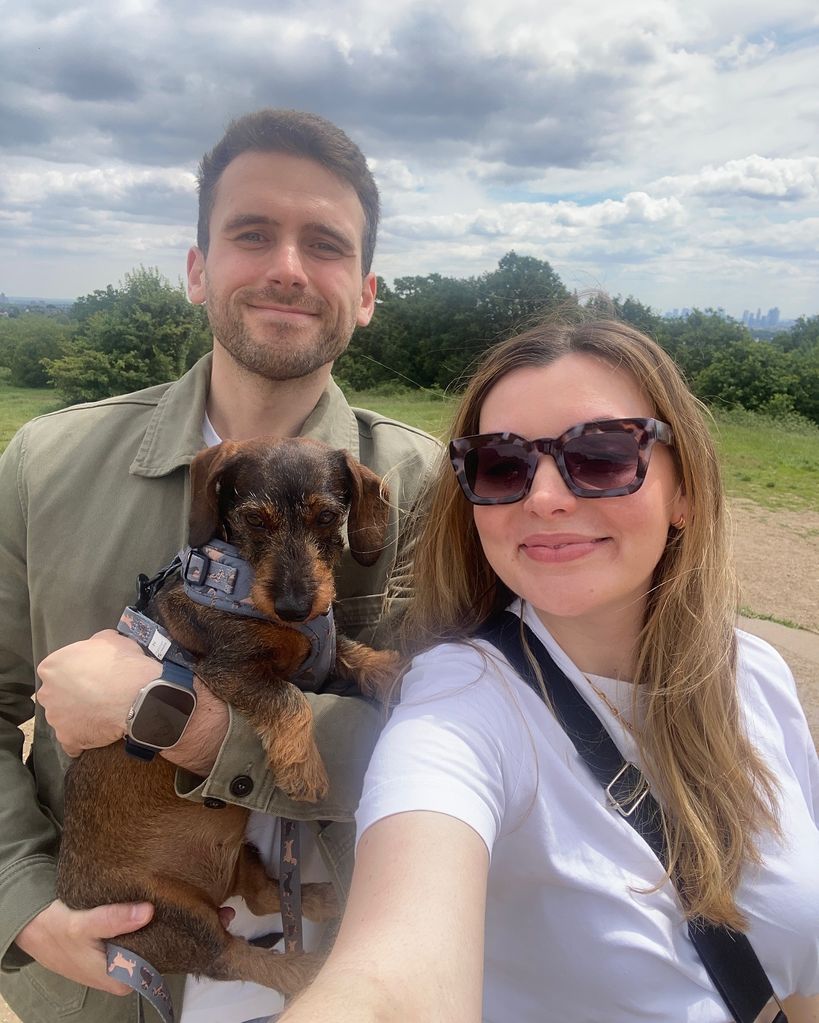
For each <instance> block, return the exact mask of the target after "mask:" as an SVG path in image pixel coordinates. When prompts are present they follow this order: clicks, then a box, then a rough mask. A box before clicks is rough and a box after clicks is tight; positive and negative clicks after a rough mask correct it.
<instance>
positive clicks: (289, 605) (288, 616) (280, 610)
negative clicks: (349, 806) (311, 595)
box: [276, 597, 313, 622]
mask: <svg viewBox="0 0 819 1023" xmlns="http://www.w3.org/2000/svg"><path fill="white" fill-rule="evenodd" d="M312 610H313V602H312V600H309V599H307V598H304V599H302V600H298V599H291V598H286V597H282V598H280V599H279V600H277V601H276V614H277V615H278V616H279V618H281V620H282V621H283V622H304V621H306V620H307V619H308V618H309V617H310V612H311V611H312Z"/></svg>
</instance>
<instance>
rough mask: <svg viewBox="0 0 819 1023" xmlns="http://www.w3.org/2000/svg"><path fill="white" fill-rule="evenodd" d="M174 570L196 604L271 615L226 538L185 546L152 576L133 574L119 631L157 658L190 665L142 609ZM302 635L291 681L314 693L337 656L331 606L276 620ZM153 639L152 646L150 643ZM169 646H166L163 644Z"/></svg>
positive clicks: (252, 577) (244, 614) (185, 654)
mask: <svg viewBox="0 0 819 1023" xmlns="http://www.w3.org/2000/svg"><path fill="white" fill-rule="evenodd" d="M177 572H179V573H180V575H181V577H182V582H183V585H184V587H185V594H186V596H188V597H190V599H191V600H192V601H194V602H195V603H196V604H202V605H203V606H205V607H212V608H215V609H216V610H218V611H227V612H229V613H230V614H236V615H240V616H241V617H244V618H257V619H259V620H261V621H269V620H270V619H269V617H268V616H267V615H266V614H264V612H262V611H260V610H259V609H258V608H257V607H256V605H255V604H254V603H253V598H252V597H251V591H252V589H253V583H254V582H255V579H256V575H255V573H254V571H253V568H252V566H251V565H249V564H248V563H247V561H245V559H244V558H243V557H242V556H241V554H240V553H239V549H238V548H237V547H234V546H233V544H230V543H227V542H226V541H224V540H211V541H210V542H209V543H206V544H202V545H201V546H200V547H184V548H183V549H182V550H181V551H180V552H179V553H178V554H177V555H176V557H175V558H174V559H173V560H172V561H170V562H169V563H168V564H167V565H165V567H164V568H162V569H160V571H159V572H157V574H156V575H155V576H154V577H153V578H152V579H148V577H147V576H145V575H140V576H139V578H138V579H137V601H136V604H135V605H134V606H133V607H127V608H126V609H125V611H124V612H123V615H122V618H121V619H120V622H119V625H118V626H117V631H118V632H121V633H123V635H126V636H131V638H132V639H135V640H136V641H137V642H138V643H139V644H140V645H141V646H142V647H143V648H144V649H146V650H148V651H149V652H150V653H151V654H153V655H154V657H156V658H157V660H160V661H162V660H170V661H174V662H175V663H177V664H182V665H183V666H185V667H193V658H192V657H191V655H190V654H189V653H188V652H187V651H186V650H183V648H182V647H180V646H179V644H178V643H175V642H174V641H173V640H172V639H171V637H170V636H169V635H168V633H167V632H166V631H165V630H164V629H163V628H162V627H161V626H159V625H157V624H156V622H154V621H152V620H151V619H150V618H147V617H146V616H145V614H144V611H145V608H146V607H147V606H148V603H149V601H150V600H151V598H152V597H153V596H154V595H155V594H157V593H158V592H159V590H161V589H162V587H163V586H164V585H165V583H166V582H167V581H168V580H169V579H170V578H171V577H172V576H173V575H175V574H176V573H177ZM280 624H282V625H283V627H284V628H287V629H293V630H294V631H296V632H300V633H301V634H302V635H303V636H306V637H307V639H308V640H309V642H310V650H309V651H308V653H307V655H306V656H305V658H304V660H303V661H302V662H301V664H300V665H299V668H298V670H297V671H296V672H295V673H294V674H293V675H292V676H291V677H290V679H289V681H291V682H293V683H294V685H297V686H298V687H299V689H301V690H302V691H303V692H306V693H316V692H318V691H319V690H320V689H321V687H322V686H323V685H324V683H325V682H326V681H327V678H328V676H329V674H330V672H331V671H332V668H333V665H334V664H335V660H336V629H335V620H334V617H333V607H332V605H330V607H328V608H327V610H326V611H325V612H324V613H323V614H320V615H316V617H315V618H313V619H311V620H310V621H309V622H294V623H290V622H287V623H286V624H285V623H280ZM152 642H153V644H154V647H152V646H151V643H152ZM166 642H167V643H170V644H171V646H170V647H167V648H166V647H165V643H166Z"/></svg>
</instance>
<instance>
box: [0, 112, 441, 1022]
mask: <svg viewBox="0 0 819 1023" xmlns="http://www.w3.org/2000/svg"><path fill="white" fill-rule="evenodd" d="M377 220H378V193H377V189H376V186H375V182H374V181H373V178H372V175H371V174H370V172H369V170H368V169H367V166H366V162H365V160H364V157H363V156H362V154H361V152H360V151H359V149H358V148H357V147H356V146H355V145H354V144H353V143H352V142H351V141H350V140H349V139H348V138H347V136H346V135H344V133H343V132H341V131H340V130H339V129H338V128H336V127H334V126H333V125H331V124H330V123H329V122H327V121H325V120H323V119H322V118H319V117H316V116H314V115H310V114H302V113H297V112H294V111H274V110H265V111H260V112H258V113H255V114H251V115H248V116H246V117H243V118H240V119H239V120H237V121H235V122H233V123H232V124H231V125H230V126H229V128H228V130H227V133H226V134H225V136H224V138H223V139H222V140H221V141H220V142H219V143H218V144H217V145H216V146H215V147H214V149H213V150H212V151H211V152H210V153H209V154H207V155H206V156H205V157H204V158H203V160H202V164H201V166H200V173H199V225H198V233H197V243H198V244H197V246H196V247H195V248H193V249H191V251H190V253H189V255H188V292H189V295H190V298H191V301H193V302H196V303H206V305H207V312H208V317H209V320H210V324H211V327H212V331H213V353H212V356H209V357H207V358H206V359H205V360H202V362H200V363H198V364H197V365H196V366H195V367H194V368H193V369H192V370H191V371H190V372H189V373H187V374H186V375H185V376H184V377H182V378H181V379H180V380H179V381H177V382H175V383H173V384H170V385H161V386H158V387H153V388H149V389H147V390H145V391H142V392H139V393H137V394H133V395H126V396H124V397H120V398H112V399H109V400H107V401H102V402H97V403H94V404H92V405H87V406H78V407H76V408H73V409H67V410H63V411H61V412H57V413H53V414H52V415H50V416H46V417H43V418H41V419H40V420H35V421H34V422H33V423H30V424H28V425H27V426H26V427H24V428H23V430H21V431H20V433H19V434H18V436H17V437H16V438H15V439H14V440H13V441H12V443H11V444H10V445H9V448H8V449H7V451H6V452H5V454H4V455H3V457H2V460H0V521H2V523H3V525H2V535H0V618H1V620H2V637H3V638H2V641H0V642H2V647H1V648H0V787H1V788H2V791H3V793H4V796H3V803H2V808H0V955H2V960H0V989H2V992H3V994H4V996H5V997H6V998H7V999H8V1001H9V1004H10V1005H11V1006H12V1008H14V1009H15V1011H16V1012H17V1013H18V1014H19V1015H20V1016H21V1017H22V1019H23V1020H24V1021H25V1023H35V1021H36V1023H50V1021H51V1020H55V1021H56V1020H57V1019H63V1018H64V1017H65V1016H70V1017H72V1018H78V1019H82V1020H84V1021H85V1020H89V1021H105V1023H119V1021H120V1020H122V1021H125V1020H131V1019H134V1018H135V1013H136V1009H135V1004H134V996H133V995H132V996H131V997H129V998H117V997H113V995H116V994H124V993H125V992H126V989H125V988H124V987H123V986H122V985H119V984H117V983H115V982H113V981H112V980H111V979H110V978H109V977H108V976H107V974H106V971H105V963H104V955H103V952H102V948H103V942H104V939H106V938H107V937H111V936H113V935H116V934H118V933H123V932H126V931H130V930H135V929H137V928H138V927H140V926H143V925H144V924H145V923H146V922H147V920H148V919H149V918H150V913H151V908H150V907H149V906H146V905H136V906H111V907H100V908H98V909H96V910H92V911H89V912H74V911H71V910H69V909H68V908H67V907H66V906H64V905H63V904H62V903H60V902H59V901H56V900H55V898H54V870H55V853H56V848H57V842H58V837H59V821H60V819H61V815H62V782H63V773H64V770H65V768H66V766H67V764H68V758H67V757H66V755H65V753H64V752H63V750H62V749H61V748H60V744H59V742H58V741H57V740H60V741H62V742H63V744H64V745H65V747H66V750H67V751H68V753H70V754H74V755H76V754H77V753H79V752H80V751H81V750H82V749H83V748H87V747H90V746H99V745H103V744H106V743H108V742H113V741H116V740H118V739H119V738H121V736H122V735H123V731H124V724H125V719H126V716H127V713H128V710H129V708H130V707H131V705H132V704H133V702H134V699H135V698H136V696H137V694H138V692H139V690H140V689H141V687H142V686H143V685H145V684H146V683H147V682H148V681H150V680H151V679H153V678H156V677H157V676H158V674H159V672H158V670H157V666H156V663H155V662H154V663H152V662H151V660H150V659H148V658H145V657H142V655H141V654H140V653H139V652H138V651H137V648H136V647H135V645H134V644H133V643H132V642H131V641H130V640H125V639H123V638H121V637H117V636H116V635H115V634H112V633H110V632H109V633H104V634H102V635H101V636H98V637H96V638H95V639H93V640H91V641H89V642H82V643H78V644H77V645H76V646H73V647H70V648H69V649H68V651H64V652H63V653H62V654H60V655H58V656H57V657H56V658H55V659H50V660H49V663H48V664H47V665H46V666H45V667H44V668H43V669H42V672H41V673H42V675H43V678H44V680H45V682H46V684H45V686H44V688H43V689H42V691H41V694H40V697H39V700H40V705H39V706H38V707H37V712H36V714H35V733H34V746H33V755H32V756H31V757H30V758H29V760H28V762H27V764H26V765H23V764H22V762H21V760H20V746H21V734H20V732H19V729H18V726H19V724H21V723H22V722H23V721H25V720H26V719H27V718H29V717H30V716H31V696H32V692H33V689H34V681H35V676H34V668H35V666H36V665H37V663H38V662H39V661H40V660H41V659H42V658H43V657H45V656H46V655H47V654H49V653H51V652H52V651H54V650H57V649H58V648H61V647H64V646H65V645H66V644H70V643H72V642H74V641H77V640H83V639H84V638H85V637H86V636H89V635H91V634H92V633H94V632H96V631H97V630H100V629H106V628H110V627H111V626H112V625H113V624H114V623H115V622H116V620H117V618H118V616H119V614H120V612H121V610H122V608H123V607H124V606H125V605H126V604H127V603H130V602H131V601H132V599H133V596H132V595H133V583H134V579H135V578H136V575H137V574H138V573H139V572H143V571H145V572H152V571H154V570H156V569H158V568H159V567H160V566H161V565H163V564H164V563H165V562H166V561H167V560H168V558H169V557H170V556H172V555H173V553H174V552H175V551H176V550H177V549H178V548H179V547H180V546H181V545H182V543H183V542H184V541H185V539H186V533H187V529H186V526H187V499H186V498H187V490H186V488H187V466H188V465H189V463H190V461H191V459H192V458H193V456H194V455H195V453H196V451H197V450H198V449H200V448H201V447H202V446H203V445H205V444H206V443H207V444H211V443H216V442H218V440H219V439H227V438H229V439H232V440H241V439H244V438H248V437H253V436H259V435H260V434H278V435H288V436H296V435H303V436H309V437H314V438H316V439H319V440H323V441H325V442H327V443H330V444H331V445H333V446H335V447H343V448H346V449H348V450H349V451H350V452H351V453H352V454H353V455H354V456H356V457H357V458H359V459H360V460H361V461H363V462H364V463H365V464H367V465H369V466H370V468H372V469H373V470H374V471H375V472H377V473H379V475H386V476H387V478H388V483H389V487H390V492H391V500H392V505H393V507H392V509H391V524H390V529H391V532H390V537H389V542H388V548H387V549H386V550H385V551H384V553H383V554H382V556H381V557H380V558H379V560H378V562H377V563H376V565H375V566H374V567H373V568H372V569H364V568H362V567H361V566H358V565H356V564H355V563H354V562H353V561H352V560H351V559H350V557H349V555H348V553H345V557H344V560H343V562H342V565H341V568H340V570H339V573H338V578H337V587H338V604H337V608H336V620H337V622H338V625H339V627H340V629H341V630H343V631H344V632H345V633H347V634H348V635H350V636H352V637H353V638H357V639H361V640H363V641H371V640H372V639H373V638H374V636H375V634H376V631H377V626H378V624H379V619H380V617H381V607H382V594H383V592H384V590H385V587H386V580H387V576H388V574H389V571H390V569H391V568H392V566H393V563H394V561H395V558H396V554H397V551H398V534H399V529H400V526H401V523H402V521H403V517H404V514H405V512H406V511H407V509H408V508H409V507H410V506H411V505H412V503H413V501H414V499H415V497H416V495H417V493H418V492H419V491H420V489H421V487H422V485H423V481H424V479H425V476H426V471H427V467H428V465H429V463H430V461H431V459H432V457H433V456H434V453H435V451H436V445H435V443H434V442H433V441H432V440H431V438H429V437H427V436H426V435H425V434H423V433H421V432H420V431H417V430H414V429H413V428H411V427H407V426H404V425H402V424H398V423H394V422H391V421H389V420H385V419H383V418H382V417H379V416H377V415H375V414H374V413H370V412H366V411H362V410H352V409H351V408H350V407H349V406H348V405H347V403H346V402H345V400H344V398H343V395H342V394H341V392H340V391H339V389H338V388H337V387H336V385H335V384H334V383H333V381H332V379H331V376H330V372H331V369H332V364H333V360H334V359H335V358H337V357H338V356H339V355H340V354H341V353H342V352H343V351H344V349H345V348H346V346H347V344H348V342H349V340H350V336H351V334H352V332H353V330H354V328H355V327H356V325H358V326H366V325H367V323H369V321H370V318H371V317H372V314H373V310H374V307H375V293H376V283H375V277H374V275H373V274H372V272H371V270H370V264H371V259H372V254H373V247H374V243H375V233H376V227H377ZM78 676H79V678H80V679H82V682H83V684H81V685H78V684H77V681H78ZM198 694H199V701H198V705H197V709H196V711H195V713H194V716H193V718H192V719H191V722H190V725H189V727H188V729H187V731H186V733H185V735H184V736H183V738H182V740H181V741H180V742H179V743H178V744H177V745H176V746H175V747H173V749H171V750H168V751H167V752H166V754H165V755H167V757H168V759H170V760H172V761H173V762H174V763H175V764H177V765H178V766H179V768H180V770H179V771H178V776H177V787H178V790H179V791H180V793H181V794H183V795H184V796H185V797H186V798H189V799H195V800H203V801H204V802H205V804H206V805H207V806H208V807H209V808H211V809H212V812H214V813H218V812H219V808H220V807H221V806H223V805H224V803H225V802H234V803H241V804H242V805H244V806H247V807H249V808H250V809H252V810H255V811H263V812H264V813H266V814H270V815H276V814H279V815H289V816H293V815H295V816H299V817H301V818H309V819H310V820H311V821H313V822H316V823H315V824H314V825H312V826H311V827H312V832H313V833H314V834H315V835H316V837H317V841H318V842H319V846H320V851H321V859H322V861H323V868H324V869H325V870H326V871H327V874H328V876H330V877H332V879H333V880H334V881H336V882H337V883H338V884H343V883H344V881H345V880H346V879H347V878H348V876H349V871H350V867H351V864H350V858H351V850H352V837H351V828H352V826H353V825H352V823H351V819H352V812H353V811H354V809H355V804H356V801H357V797H358V786H359V785H360V773H361V772H362V771H363V767H364V766H365V765H366V759H367V757H368V755H369V751H370V749H371V746H372V742H373V741H374V732H375V729H376V726H377V717H378V715H377V714H376V713H375V712H374V711H373V710H372V708H370V707H369V706H367V705H366V704H364V703H363V702H362V701H357V700H349V699H347V700H342V699H340V698H337V697H332V696H324V697H322V696H318V697H314V698H312V702H313V708H314V712H315V715H316V728H317V739H318V741H319V744H320V748H321V752H322V755H323V757H324V759H325V764H326V765H327V767H328V772H329V774H330V777H331V792H330V795H329V796H328V799H327V800H326V801H324V802H323V803H321V804H319V805H316V806H312V805H308V806H304V805H302V806H297V805H295V804H292V803H290V802H289V801H288V800H287V799H286V798H285V797H284V796H283V795H282V793H280V792H279V791H278V790H277V789H276V787H275V783H274V780H273V779H272V778H271V777H270V775H269V773H268V772H267V769H266V767H265V766H264V765H265V758H264V755H263V753H262V751H261V747H260V744H259V741H258V739H257V738H256V736H255V735H254V734H253V733H252V732H251V730H250V729H249V727H248V725H247V724H246V722H244V720H243V719H242V718H241V717H240V716H239V715H231V714H230V713H229V711H228V708H227V707H225V705H224V704H222V703H221V702H220V701H219V700H217V699H216V698H215V697H213V696H212V695H211V694H209V692H208V690H207V689H206V688H205V687H203V686H201V685H199V686H198ZM44 709H45V712H46V714H47V715H48V722H49V723H47V722H46V720H45V717H44V713H43V710H44ZM55 736H56V738H55ZM342 765H343V766H342ZM351 765H352V766H351ZM123 798H127V794H124V796H123ZM319 821H321V822H322V823H321V827H319V825H318V823H317V822H319ZM328 821H329V822H337V823H330V824H327V823H326V822H328ZM262 830H264V828H262ZM303 830H307V829H303ZM173 987H174V991H175V994H176V1000H177V1001H178V998H179V993H180V990H181V983H176V981H174V983H173ZM187 990H188V992H189V993H191V992H192V993H193V995H196V994H198V995H199V997H198V1001H197V1000H196V999H195V998H191V999H189V1000H188V1004H189V1008H188V1009H183V1013H184V1015H183V1023H188V1020H190V1021H192V1023H198V1021H199V1020H203V1021H204V1020H205V1019H208V1011H209V1010H208V1000H209V997H208V996H203V995H202V992H201V991H199V992H197V991H196V990H195V989H194V988H193V985H192V984H189V985H188V989H187ZM206 995H207V993H206ZM213 997H214V998H215V995H214V996H213ZM194 1002H196V1005H194V1007H193V1008H190V1006H191V1005H192V1004H193V1003H194ZM197 1006H199V1007H200V1008H197ZM255 1006H256V1002H252V1005H251V1003H248V1005H247V1006H244V1007H241V1008H239V1009H238V1010H235V1011H234V1009H233V1008H230V1007H222V1008H220V1009H219V1010H218V1012H217V1013H216V1015H215V1016H213V1018H214V1019H218V1020H223V1021H224V1023H231V1021H234V1020H235V1021H236V1023H242V1021H244V1020H247V1019H250V1018H251V1017H254V1016H260V1015H266V1016H270V1015H272V1014H273V1012H274V1011H275V1009H276V1006H275V1005H273V1006H272V1007H271V1006H270V1005H268V1003H265V1006H264V1012H260V1011H257V1010H256V1008H255ZM237 1013H238V1014H237Z"/></svg>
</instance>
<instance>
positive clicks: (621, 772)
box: [476, 611, 788, 1023]
mask: <svg viewBox="0 0 819 1023" xmlns="http://www.w3.org/2000/svg"><path fill="white" fill-rule="evenodd" d="M476 636H477V637H478V638H481V639H485V640H487V641H488V642H489V643H491V644H492V645H493V646H494V647H495V648H496V649H497V650H499V651H500V652H501V653H502V654H503V655H504V656H505V657H506V659H507V660H508V661H509V663H510V664H511V665H512V667H513V668H514V669H515V671H517V673H518V674H519V675H520V677H521V678H522V679H523V681H524V682H526V683H527V685H529V686H530V687H531V688H532V689H533V690H534V691H535V692H536V693H537V695H538V696H540V697H541V699H542V698H543V693H542V692H541V688H540V686H539V685H538V681H537V679H536V677H535V674H534V671H533V669H532V665H531V663H530V661H529V658H528V657H527V654H526V650H525V649H524V643H525V644H526V646H528V648H529V651H530V652H531V654H532V655H533V656H534V657H535V659H536V660H537V663H538V665H539V667H540V669H541V674H542V676H543V684H544V687H545V689H546V692H547V693H548V695H549V699H550V701H551V705H552V708H553V710H554V714H555V717H556V718H557V720H558V722H559V723H560V725H561V726H562V727H563V729H564V731H565V732H566V734H567V735H568V737H569V738H570V739H571V741H572V743H573V745H574V747H575V749H576V750H577V752H578V754H579V755H580V757H581V759H582V760H583V762H584V764H585V765H586V767H587V768H588V769H589V770H590V771H591V773H592V774H593V775H594V777H595V779H596V780H597V781H598V782H599V783H600V784H601V785H602V786H603V788H604V789H605V792H606V799H607V802H608V804H609V806H610V807H612V809H614V810H617V812H618V813H619V814H620V816H621V817H622V818H623V819H624V820H625V821H626V822H627V823H628V824H630V825H631V826H632V827H633V828H634V830H635V831H636V832H637V834H638V835H640V836H641V837H642V838H643V840H644V841H645V842H646V844H647V845H648V846H649V847H650V849H651V850H652V852H654V854H655V855H656V856H657V858H658V859H659V860H660V863H661V864H662V865H663V867H665V866H666V864H667V862H668V851H667V848H666V842H665V833H664V831H663V828H662V810H661V809H660V807H659V804H658V803H657V801H656V799H655V798H654V796H653V795H652V793H651V790H650V788H649V785H648V782H647V780H646V779H645V777H644V775H643V773H642V771H641V770H640V769H639V768H638V767H636V766H635V765H634V764H630V763H627V762H626V761H625V760H624V759H623V756H622V754H621V753H620V751H619V749H618V748H617V746H616V745H615V743H614V741H613V740H612V738H611V736H610V735H609V733H608V732H607V731H606V729H605V728H604V727H603V725H602V724H601V722H600V719H599V718H598V717H597V715H596V714H595V713H594V711H593V710H592V708H591V707H590V706H589V705H588V704H587V703H586V701H585V700H584V699H583V697H582V696H581V695H580V693H579V692H578V691H577V689H576V688H575V687H574V685H573V683H572V682H571V680H570V679H569V678H568V676H567V675H566V674H565V673H564V672H563V671H562V670H561V669H560V668H559V667H558V665H557V664H555V662H554V660H553V659H552V657H551V656H550V654H549V652H548V650H547V649H546V647H545V646H544V645H543V644H542V643H541V642H540V640H539V639H538V638H537V636H535V634H534V633H533V632H532V630H531V629H530V628H529V627H528V625H526V624H525V623H524V622H523V621H522V620H521V619H520V618H518V616H517V615H515V614H512V613H511V612H509V611H504V612H502V613H501V614H499V615H497V616H496V617H495V618H493V619H490V621H488V622H487V623H485V624H484V625H483V626H482V627H481V628H480V629H479V630H478V631H477V633H476ZM688 935H689V937H690V938H691V941H692V943H693V945H694V947H695V948H696V950H697V954H698V955H699V957H700V959H701V960H702V963H703V966H704V967H705V969H706V972H707V973H708V976H709V977H710V978H711V981H712V982H713V984H714V987H715V988H716V989H717V991H718V992H719V994H720V996H721V998H722V1000H723V1001H724V1002H725V1004H726V1005H727V1007H728V1009H729V1011H730V1013H731V1016H732V1018H733V1019H734V1020H735V1021H736V1023H788V1020H787V1016H786V1015H785V1013H784V1012H783V1010H782V1005H781V1003H780V1002H779V999H778V998H777V997H776V995H775V994H774V990H773V988H772V986H771V982H770V980H769V979H768V975H767V974H766V973H765V970H764V968H763V966H762V964H761V963H760V961H759V959H758V958H757V955H756V953H755V952H754V950H753V947H752V945H751V943H750V941H749V940H748V938H747V936H746V935H745V934H743V933H742V932H741V931H735V930H732V929H731V928H729V927H719V926H716V925H715V924H711V923H709V922H708V921H706V920H703V919H702V918H699V917H698V918H696V919H694V920H689V922H688Z"/></svg>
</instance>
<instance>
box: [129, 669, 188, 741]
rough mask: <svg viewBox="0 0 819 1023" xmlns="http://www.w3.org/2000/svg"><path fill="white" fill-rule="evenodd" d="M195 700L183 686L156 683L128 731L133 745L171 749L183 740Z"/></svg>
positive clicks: (148, 690) (140, 706)
mask: <svg viewBox="0 0 819 1023" xmlns="http://www.w3.org/2000/svg"><path fill="white" fill-rule="evenodd" d="M195 706H196V697H195V696H194V694H193V693H192V692H191V691H190V690H188V689H184V688H182V686H175V685H173V684H171V683H168V682H162V681H160V682H156V683H154V684H153V685H152V686H151V687H150V688H149V689H147V690H146V691H145V693H144V694H143V697H142V700H141V701H140V703H139V706H138V707H137V708H136V713H135V714H134V717H133V720H132V721H131V724H130V727H129V729H128V731H129V734H130V736H131V738H132V739H133V740H134V742H139V743H144V744H145V745H146V746H155V747H157V748H158V749H168V747H170V746H175V745H176V743H177V742H179V740H180V739H181V738H182V733H183V732H184V731H185V725H187V723H188V721H189V719H190V716H191V714H192V713H193V709H194V707H195Z"/></svg>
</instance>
